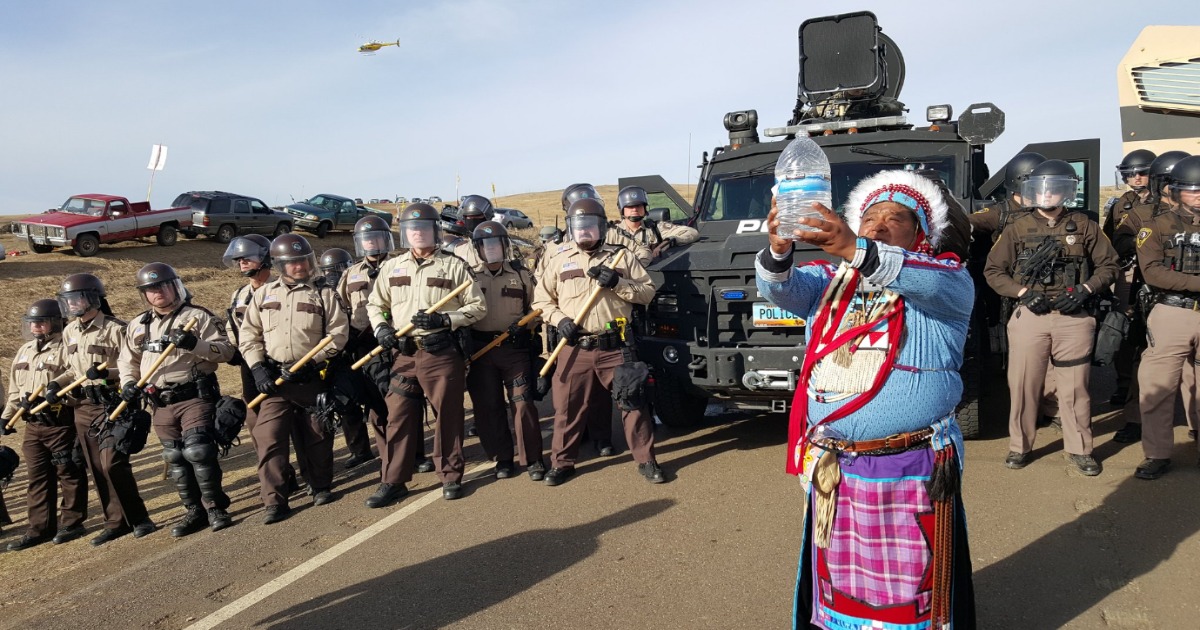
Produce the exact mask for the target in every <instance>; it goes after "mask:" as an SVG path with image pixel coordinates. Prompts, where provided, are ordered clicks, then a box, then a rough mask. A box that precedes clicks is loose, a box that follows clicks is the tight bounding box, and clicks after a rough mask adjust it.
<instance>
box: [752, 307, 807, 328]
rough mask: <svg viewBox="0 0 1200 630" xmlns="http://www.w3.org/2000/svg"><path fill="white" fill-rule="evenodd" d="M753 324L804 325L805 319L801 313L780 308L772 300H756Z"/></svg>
mask: <svg viewBox="0 0 1200 630" xmlns="http://www.w3.org/2000/svg"><path fill="white" fill-rule="evenodd" d="M753 324H754V327H755V328H777V327H785V326H803V325H804V320H803V319H802V318H801V317H800V316H799V315H796V314H795V313H791V312H788V311H786V310H784V309H782V308H779V307H778V306H775V305H774V304H771V303H770V302H755V303H754V322H753Z"/></svg>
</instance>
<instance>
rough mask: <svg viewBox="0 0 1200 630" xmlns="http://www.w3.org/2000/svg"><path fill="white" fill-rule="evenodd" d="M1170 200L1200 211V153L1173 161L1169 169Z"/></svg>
mask: <svg viewBox="0 0 1200 630" xmlns="http://www.w3.org/2000/svg"><path fill="white" fill-rule="evenodd" d="M1168 189H1169V190H1170V191H1171V201H1173V202H1175V203H1176V204H1178V205H1181V206H1183V207H1185V208H1187V209H1188V210H1190V211H1192V212H1200V155H1192V156H1188V157H1185V158H1183V159H1182V160H1179V161H1178V162H1176V163H1175V168H1173V169H1171V179H1170V184H1168Z"/></svg>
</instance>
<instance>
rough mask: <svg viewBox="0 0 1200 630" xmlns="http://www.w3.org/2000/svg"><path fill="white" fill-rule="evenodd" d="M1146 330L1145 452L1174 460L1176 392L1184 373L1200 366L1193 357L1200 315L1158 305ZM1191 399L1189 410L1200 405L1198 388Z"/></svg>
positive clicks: (1142, 374)
mask: <svg viewBox="0 0 1200 630" xmlns="http://www.w3.org/2000/svg"><path fill="white" fill-rule="evenodd" d="M1146 327H1147V329H1148V330H1149V333H1148V335H1147V338H1148V339H1147V341H1148V345H1147V348H1146V351H1145V352H1143V353H1142V365H1141V368H1139V369H1138V386H1139V387H1138V389H1139V393H1138V405H1139V406H1140V407H1141V410H1142V451H1143V452H1144V453H1145V454H1146V457H1149V458H1151V459H1170V458H1171V449H1172V447H1173V446H1174V444H1175V434H1174V430H1173V427H1174V420H1175V393H1176V392H1178V391H1179V389H1180V383H1181V382H1182V381H1183V376H1184V374H1186V373H1188V372H1194V370H1195V367H1196V366H1195V363H1194V362H1193V357H1194V356H1196V352H1197V350H1198V349H1200V312H1196V311H1191V310H1188V309H1184V308H1180V307H1177V306H1167V305H1166V304H1156V305H1155V306H1154V309H1153V310H1151V311H1150V317H1148V318H1147V319H1146ZM1185 396H1188V393H1187V392H1186V391H1185ZM1190 398H1191V401H1190V403H1191V404H1190V405H1185V408H1186V407H1192V408H1194V407H1195V406H1196V404H1197V401H1196V394H1195V390H1194V389H1193V390H1192V391H1191V393H1190ZM1185 400H1186V399H1185Z"/></svg>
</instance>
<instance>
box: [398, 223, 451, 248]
mask: <svg viewBox="0 0 1200 630" xmlns="http://www.w3.org/2000/svg"><path fill="white" fill-rule="evenodd" d="M439 232H440V230H439V229H438V221H437V220H436V219H408V220H406V221H401V222H400V246H401V247H406V248H408V249H421V250H426V249H434V248H436V247H437V246H438V245H439V244H440V243H441V234H439Z"/></svg>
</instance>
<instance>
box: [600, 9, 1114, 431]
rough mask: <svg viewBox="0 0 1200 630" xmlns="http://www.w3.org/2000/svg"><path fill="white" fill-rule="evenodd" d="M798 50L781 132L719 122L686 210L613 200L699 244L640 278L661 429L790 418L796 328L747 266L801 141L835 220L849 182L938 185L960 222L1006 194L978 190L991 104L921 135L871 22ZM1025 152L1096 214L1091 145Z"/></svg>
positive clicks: (761, 242)
mask: <svg viewBox="0 0 1200 630" xmlns="http://www.w3.org/2000/svg"><path fill="white" fill-rule="evenodd" d="M799 43H800V79H799V89H798V102H797V105H796V108H795V110H794V112H793V118H792V120H791V121H789V122H788V124H787V125H786V126H782V127H773V128H767V129H765V131H764V135H766V136H767V138H768V140H765V141H764V140H761V139H760V137H759V133H758V114H757V112H756V111H755V110H746V111H738V112H731V113H729V114H726V115H725V120H724V123H725V128H726V129H727V130H728V132H729V144H728V145H725V146H721V147H717V148H716V149H714V150H713V152H712V154H711V156H710V155H709V154H708V153H705V154H704V157H703V159H702V163H701V164H700V169H701V174H700V179H699V183H698V185H697V188H696V196H695V199H694V203H688V202H687V201H685V200H684V199H683V198H682V197H681V196H680V195H679V194H678V193H677V192H676V191H675V189H674V188H673V187H672V186H670V185H669V184H667V183H666V181H665V180H664V179H663V178H662V177H659V176H656V175H655V176H642V177H630V178H622V179H621V182H620V185H621V186H622V187H624V186H630V185H639V186H642V187H643V188H645V189H646V190H647V193H648V194H649V198H650V207H651V208H652V209H653V208H656V207H666V208H667V209H668V210H669V211H672V214H673V216H674V217H676V218H679V217H687V219H686V221H687V223H688V224H690V225H692V226H694V227H696V228H697V229H698V230H699V231H700V234H701V239H700V240H699V241H698V242H696V243H694V244H692V245H690V246H688V247H685V248H680V249H673V250H670V252H669V253H668V255H667V256H666V257H664V258H663V259H661V260H659V261H657V262H655V263H654V264H652V265H651V267H650V269H649V271H650V273H651V276H652V277H653V279H654V281H655V285H656V286H657V287H658V293H657V294H656V295H655V298H654V301H653V303H652V304H651V305H650V306H649V307H648V309H647V312H646V314H645V317H644V318H643V322H642V324H641V330H640V333H641V343H640V349H641V352H640V354H641V357H642V359H643V360H645V361H647V362H649V363H651V364H652V365H653V366H654V368H655V370H654V373H655V379H656V383H657V386H656V387H655V392H656V393H655V397H656V405H655V410H656V412H657V413H658V416H659V418H660V419H661V420H662V421H663V422H664V423H666V424H668V425H686V424H691V423H694V422H696V421H697V420H698V419H700V418H701V417H703V414H704V410H705V406H706V404H707V402H708V401H709V399H710V397H712V398H717V399H721V400H723V401H725V402H726V404H727V405H733V406H737V407H743V408H758V409H768V410H773V411H777V412H782V411H786V410H787V409H788V406H789V405H790V404H791V398H792V392H794V390H795V388H796V386H797V379H798V374H799V369H800V366H801V363H802V361H803V358H804V326H805V322H804V321H803V320H802V319H801V318H800V317H799V316H797V315H796V314H794V313H788V312H786V311H784V310H782V309H780V308H779V307H777V306H775V305H773V304H770V303H768V302H767V301H765V300H763V299H762V298H761V297H760V296H759V295H758V292H757V290H756V288H755V273H754V256H755V254H756V253H757V252H758V251H759V250H760V249H762V248H763V247H765V246H766V244H767V239H766V234H765V232H766V218H767V213H768V212H769V211H770V208H771V187H772V185H774V183H775V173H774V169H775V162H776V160H777V159H778V157H779V154H780V152H781V151H782V150H783V149H784V147H786V146H787V144H788V142H790V141H791V140H792V139H793V138H795V137H796V136H797V135H798V134H807V135H809V136H811V137H812V138H813V139H814V140H815V141H816V142H817V144H819V145H820V146H821V147H822V148H823V149H824V151H825V154H826V155H827V156H828V158H829V161H830V164H831V166H832V184H833V202H834V205H835V207H836V208H839V209H840V207H841V205H842V203H843V202H844V201H845V199H846V197H847V196H848V195H849V193H850V190H851V189H853V188H854V186H855V185H856V184H857V183H858V182H859V181H860V180H862V179H863V178H865V177H868V176H870V175H872V174H874V173H877V172H879V171H882V170H888V169H912V170H921V171H925V172H927V173H929V174H931V175H935V176H936V177H937V178H939V179H941V180H942V181H943V182H944V183H945V185H946V187H947V188H948V190H949V192H950V195H951V196H952V197H953V198H954V199H956V200H957V201H958V202H959V204H960V205H961V206H962V208H963V210H962V212H963V213H964V216H963V217H960V218H964V219H965V213H966V212H970V211H971V210H972V209H974V208H979V207H982V206H983V205H985V204H988V203H991V202H990V201H988V198H989V197H990V198H994V199H1001V198H1003V195H1004V194H1005V191H1004V189H1003V173H1002V171H1003V169H1002V168H1001V169H998V170H1000V171H1001V173H1000V174H998V175H997V176H996V177H992V178H990V179H989V173H988V167H987V164H986V163H985V161H984V149H985V146H986V145H987V144H988V143H990V142H992V141H993V140H995V139H996V138H997V137H998V136H999V135H1000V134H1001V132H1003V130H1004V113H1003V112H1002V111H1001V110H1000V109H999V108H998V107H996V106H995V105H992V104H991V103H979V104H974V105H971V106H969V107H967V109H966V111H964V112H963V113H962V114H961V115H959V117H958V118H957V119H955V118H954V116H953V111H952V108H951V106H950V105H934V106H930V107H928V108H927V109H926V123H925V124H915V123H913V122H910V121H909V120H908V116H907V111H908V110H907V109H906V108H905V106H904V104H903V103H901V102H900V101H899V100H898V97H899V95H900V90H901V87H902V86H903V83H904V74H905V67H904V59H903V57H902V56H901V54H900V49H899V48H898V47H897V46H896V44H895V42H893V41H892V40H891V39H890V38H889V37H888V36H887V35H885V34H884V33H883V32H881V30H880V29H879V27H878V25H877V23H876V19H875V16H874V15H873V14H872V13H870V12H857V13H849V14H842V15H836V16H830V17H822V18H815V19H811V20H807V21H805V22H804V23H803V24H802V25H801V26H800V31H799ZM1023 150H1027V151H1037V152H1039V153H1042V154H1043V155H1046V156H1047V157H1054V158H1058V159H1064V160H1067V161H1068V162H1071V163H1072V164H1073V165H1074V166H1075V168H1076V170H1077V172H1079V174H1080V175H1081V177H1082V178H1083V179H1082V182H1083V183H1082V184H1081V187H1080V198H1079V199H1077V203H1085V204H1088V207H1091V208H1093V209H1095V206H1096V204H1097V203H1098V202H1097V197H1098V195H1099V183H1098V182H1099V179H1098V177H1097V174H1098V173H1099V171H1098V170H1097V169H1098V168H1099V164H1098V163H1099V141H1098V140H1086V141H1069V142H1058V143H1044V144H1033V145H1029V146H1027V147H1025V149H1023ZM952 206H953V204H952ZM957 223H958V224H959V226H960V230H959V233H958V234H957V238H955V237H954V236H952V237H951V238H950V240H951V241H952V242H958V243H959V246H958V249H959V251H957V252H956V253H958V254H959V256H960V257H962V258H966V259H969V264H970V266H971V268H972V273H973V274H974V275H975V277H976V280H977V282H976V286H977V288H978V290H977V293H978V294H979V295H980V297H982V296H983V295H985V294H986V293H990V289H987V288H986V283H984V282H983V280H982V275H981V272H982V268H983V262H984V258H985V257H986V254H987V251H988V247H990V245H991V243H990V240H987V239H983V240H985V241H986V242H985V243H982V244H976V245H975V246H974V247H968V246H967V243H968V242H969V240H970V234H969V226H968V227H965V228H964V227H962V226H963V225H965V223H966V222H965V221H958V222H957ZM821 258H827V255H825V254H824V253H823V252H822V251H820V250H819V249H813V248H811V247H809V246H806V245H803V244H797V255H796V261H797V264H802V263H804V262H806V261H811V260H816V259H821ZM993 295H994V294H993ZM976 311H977V312H976V316H975V317H974V321H973V323H972V328H971V333H972V334H971V338H970V339H969V340H968V347H967V349H966V353H965V356H966V361H965V365H964V368H963V377H964V399H963V401H962V403H961V406H960V409H959V414H960V422H961V423H962V426H963V432H964V433H965V434H966V435H967V436H968V437H974V436H976V435H978V434H979V431H980V404H979V402H980V397H981V395H982V394H983V392H982V390H981V389H980V388H981V386H983V385H984V383H982V382H981V380H982V379H981V378H980V374H981V371H982V370H983V369H984V367H985V364H986V362H987V361H988V359H989V355H990V351H991V349H992V345H993V344H992V343H990V341H991V339H990V336H989V327H990V328H991V331H990V332H996V331H997V330H999V332H1001V333H1002V332H1003V322H998V321H996V320H997V318H996V316H995V314H994V313H991V314H989V311H988V309H985V308H977V309H976ZM989 315H990V316H989ZM995 385H996V386H997V387H998V388H999V392H998V394H996V395H997V398H996V399H995V400H996V401H997V402H1000V401H1003V400H1007V395H1006V393H1005V390H1004V384H1003V383H1002V382H1000V383H995ZM993 406H994V405H993ZM1001 409H1003V406H1001ZM999 420H1000V421H1003V419H999ZM990 421H991V420H990V419H989V422H990Z"/></svg>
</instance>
